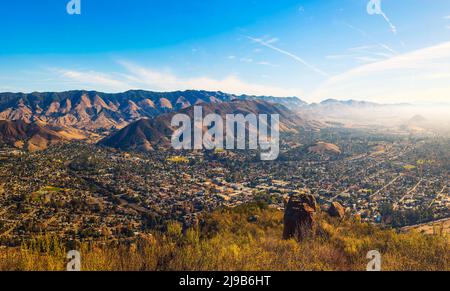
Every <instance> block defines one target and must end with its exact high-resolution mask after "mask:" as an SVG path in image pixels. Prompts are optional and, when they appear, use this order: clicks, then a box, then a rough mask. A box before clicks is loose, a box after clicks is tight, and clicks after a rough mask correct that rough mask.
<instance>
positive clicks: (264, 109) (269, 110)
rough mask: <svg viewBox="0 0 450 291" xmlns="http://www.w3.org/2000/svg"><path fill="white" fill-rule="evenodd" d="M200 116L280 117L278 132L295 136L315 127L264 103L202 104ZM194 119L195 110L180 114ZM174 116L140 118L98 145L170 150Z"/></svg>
mask: <svg viewBox="0 0 450 291" xmlns="http://www.w3.org/2000/svg"><path fill="white" fill-rule="evenodd" d="M202 107H203V116H206V115H208V114H211V113H216V114H219V115H220V116H222V117H223V118H224V120H225V116H226V114H243V115H244V116H245V115H247V114H268V115H270V114H279V115H280V131H281V132H283V133H288V132H290V133H296V132H298V130H299V129H300V128H313V127H314V126H317V124H314V123H310V122H308V121H305V120H303V119H302V118H300V117H299V116H298V115H296V114H295V113H294V112H292V111H290V110H289V109H287V108H286V107H284V106H282V105H278V104H273V103H269V102H266V101H260V100H252V101H248V100H245V101H233V102H224V103H220V104H216V103H210V104H203V106H202ZM179 113H182V114H186V115H188V116H190V117H191V119H192V118H193V114H194V107H192V106H191V107H189V108H186V109H183V110H181V111H179ZM174 114H175V113H171V114H164V115H160V116H158V117H156V118H154V119H141V120H139V121H137V122H134V123H132V124H130V125H129V126H127V127H125V128H123V129H121V130H119V131H118V132H116V133H114V134H112V135H111V136H109V137H107V138H105V139H103V140H101V141H100V144H101V145H104V146H108V147H113V148H118V149H123V150H141V151H148V150H152V149H154V148H157V147H163V148H167V147H170V140H171V135H172V133H173V131H174V128H172V127H171V120H172V117H173V115H174Z"/></svg>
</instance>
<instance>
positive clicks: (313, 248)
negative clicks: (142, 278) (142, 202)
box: [0, 205, 450, 271]
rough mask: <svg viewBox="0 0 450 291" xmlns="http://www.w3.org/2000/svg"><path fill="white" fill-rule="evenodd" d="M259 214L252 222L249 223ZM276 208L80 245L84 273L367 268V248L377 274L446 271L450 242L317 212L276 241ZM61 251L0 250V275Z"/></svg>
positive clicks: (41, 245)
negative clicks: (377, 258)
mask: <svg viewBox="0 0 450 291" xmlns="http://www.w3.org/2000/svg"><path fill="white" fill-rule="evenodd" d="M255 215H257V217H258V219H257V221H256V222H249V220H248V218H249V217H250V216H255ZM282 218H283V213H282V212H281V211H277V210H273V209H261V208H260V207H257V206H255V205H251V206H248V205H247V206H244V207H238V208H236V209H233V210H231V209H228V210H220V211H216V212H214V213H211V214H209V215H207V217H205V222H204V224H202V226H201V227H198V228H195V229H189V230H187V231H185V232H182V229H181V226H180V225H179V224H178V223H175V222H171V223H169V224H168V227H167V231H166V232H164V233H153V234H146V235H140V236H139V237H136V238H135V239H134V240H133V241H132V242H129V243H120V244H118V243H115V244H111V243H101V242H97V243H90V244H88V243H82V244H80V246H79V247H78V250H79V251H80V252H81V256H82V269H83V270H93V271H101V270H118V271H122V270H138V271H139V270H146V271H162V270H193V271H196V270H212V271H215V270H223V271H232V270H233V271H234V270H251V271H259V270H287V271H294V270H295V271H297V270H320V271H322V270H324V271H326V270H355V271H357V270H365V268H366V264H367V262H368V260H367V259H366V254H367V252H368V251H370V250H378V251H380V252H381V253H382V255H383V258H382V268H383V270H397V271H399V270H427V271H432V270H446V271H449V270H450V251H449V240H448V238H446V237H444V236H439V235H424V234H421V233H417V232H411V233H401V234H398V233H396V232H395V231H393V230H382V229H380V228H378V227H376V226H372V225H368V224H361V223H359V222H356V221H353V220H352V219H347V220H345V221H342V222H340V221H337V220H333V219H330V218H328V217H326V216H324V215H319V227H318V232H317V234H316V235H315V236H314V237H313V238H310V239H308V240H306V241H303V242H297V241H295V240H282V239H281V237H282ZM66 252H67V248H66V247H64V246H63V245H62V243H61V242H60V241H59V240H58V239H56V238H52V237H46V236H43V237H39V238H36V239H35V240H33V241H32V242H30V243H27V244H24V245H23V246H22V247H21V248H15V249H1V250H0V270H64V269H65V264H66V262H67V260H66V259H65V254H66Z"/></svg>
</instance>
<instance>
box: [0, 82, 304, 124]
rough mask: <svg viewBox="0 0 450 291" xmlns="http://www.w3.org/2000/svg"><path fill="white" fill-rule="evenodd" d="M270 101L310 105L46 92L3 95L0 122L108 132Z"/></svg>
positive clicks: (180, 94)
mask: <svg viewBox="0 0 450 291" xmlns="http://www.w3.org/2000/svg"><path fill="white" fill-rule="evenodd" d="M236 99H238V100H267V101H270V102H276V103H280V104H284V105H286V104H290V105H291V106H300V105H302V104H306V103H305V102H303V101H301V100H300V99H298V98H297V97H288V98H278V97H270V96H262V97H258V96H249V95H240V96H238V95H234V94H227V93H223V92H209V91H194V90H190V91H176V92H167V93H163V92H150V91H143V90H131V91H127V92H123V93H102V92H97V91H67V92H60V93H56V92H46V93H37V92H35V93H29V94H24V93H0V120H23V121H25V122H28V123H30V122H33V121H42V122H45V123H47V124H49V125H56V126H69V127H74V128H77V129H83V130H92V131H102V130H103V131H104V130H107V131H108V130H114V129H118V128H119V129H120V128H123V127H125V126H126V125H128V124H130V123H131V122H134V121H136V120H139V119H141V118H153V117H156V116H158V115H160V114H164V113H169V112H174V111H178V110H181V109H184V108H187V107H189V106H192V105H196V104H199V103H207V104H208V103H221V102H230V101H232V100H236Z"/></svg>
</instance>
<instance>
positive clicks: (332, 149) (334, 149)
mask: <svg viewBox="0 0 450 291" xmlns="http://www.w3.org/2000/svg"><path fill="white" fill-rule="evenodd" d="M308 152H309V153H314V154H319V155H324V154H336V155H339V154H341V153H342V152H341V149H340V148H339V147H338V146H337V145H335V144H331V143H326V142H318V143H316V144H313V145H311V146H310V147H308Z"/></svg>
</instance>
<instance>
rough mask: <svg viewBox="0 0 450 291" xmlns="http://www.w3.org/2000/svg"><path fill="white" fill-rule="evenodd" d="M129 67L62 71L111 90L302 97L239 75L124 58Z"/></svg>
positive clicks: (86, 84)
mask: <svg viewBox="0 0 450 291" xmlns="http://www.w3.org/2000/svg"><path fill="white" fill-rule="evenodd" d="M119 64H121V65H122V66H123V67H124V68H125V69H126V73H124V74H105V73H102V72H95V71H76V70H58V72H59V74H60V77H62V78H64V79H65V80H72V81H76V82H77V84H79V86H81V87H83V88H94V89H97V90H98V88H99V87H100V88H102V90H108V91H124V90H129V89H146V90H155V91H175V90H189V89H193V90H208V91H223V92H228V93H234V94H251V95H272V96H278V97H282V96H300V95H301V94H302V92H301V91H300V90H287V89H283V88H279V87H273V86H269V85H264V84H256V83H248V82H245V81H243V80H241V79H239V78H238V77H237V76H235V75H229V76H226V77H224V78H222V79H214V78H210V77H207V76H200V77H193V78H182V77H179V76H177V75H175V74H173V73H170V72H163V71H159V70H154V69H151V68H145V67H142V66H140V65H137V64H134V63H131V62H127V61H120V62H119Z"/></svg>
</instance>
